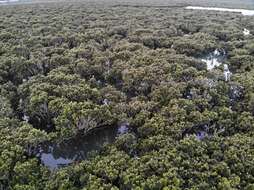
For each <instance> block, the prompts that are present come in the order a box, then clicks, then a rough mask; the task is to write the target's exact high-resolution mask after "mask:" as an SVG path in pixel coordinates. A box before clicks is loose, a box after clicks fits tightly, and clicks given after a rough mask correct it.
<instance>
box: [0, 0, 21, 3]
mask: <svg viewBox="0 0 254 190" xmlns="http://www.w3.org/2000/svg"><path fill="white" fill-rule="evenodd" d="M18 1H20V0H0V3H13V2H18Z"/></svg>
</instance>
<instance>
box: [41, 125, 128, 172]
mask: <svg viewBox="0 0 254 190" xmlns="http://www.w3.org/2000/svg"><path fill="white" fill-rule="evenodd" d="M129 131H130V128H129V124H128V123H122V124H120V125H119V126H117V127H112V126H109V127H107V128H103V129H99V130H96V131H94V132H92V133H91V134H89V135H78V136H76V137H75V138H72V139H70V140H68V141H65V142H62V143H60V144H53V143H45V144H43V145H41V146H40V147H39V148H38V151H37V154H36V156H37V157H38V158H39V159H40V160H41V162H42V163H43V164H44V165H45V166H48V167H49V168H50V169H52V170H53V169H56V168H59V167H62V166H66V165H69V164H71V163H73V162H78V161H80V160H85V159H87V158H88V153H89V152H91V151H96V150H100V149H101V148H102V147H103V146H104V145H106V144H110V143H113V142H114V141H115V140H116V138H117V137H118V136H120V135H123V134H125V133H128V132H129Z"/></svg>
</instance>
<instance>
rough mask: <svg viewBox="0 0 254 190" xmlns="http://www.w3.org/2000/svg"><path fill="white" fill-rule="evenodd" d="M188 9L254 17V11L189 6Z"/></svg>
mask: <svg viewBox="0 0 254 190" xmlns="http://www.w3.org/2000/svg"><path fill="white" fill-rule="evenodd" d="M186 9H194V10H208V11H223V12H234V13H242V15H244V16H253V15H254V10H247V9H228V8H219V7H195V6H188V7H186Z"/></svg>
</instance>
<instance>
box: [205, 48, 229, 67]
mask: <svg viewBox="0 0 254 190" xmlns="http://www.w3.org/2000/svg"><path fill="white" fill-rule="evenodd" d="M225 58H226V52H225V51H224V50H221V51H219V50H218V49H216V50H214V52H211V53H209V54H208V55H206V56H203V57H201V61H203V62H205V63H206V65H207V70H212V69H214V68H215V67H218V66H220V65H221V64H222V63H223V61H224V60H225Z"/></svg>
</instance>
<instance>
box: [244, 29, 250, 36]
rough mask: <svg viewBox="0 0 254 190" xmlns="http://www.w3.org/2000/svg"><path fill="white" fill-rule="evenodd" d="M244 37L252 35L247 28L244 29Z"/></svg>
mask: <svg viewBox="0 0 254 190" xmlns="http://www.w3.org/2000/svg"><path fill="white" fill-rule="evenodd" d="M243 35H244V36H248V35H250V31H249V30H247V29H246V28H244V29H243Z"/></svg>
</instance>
